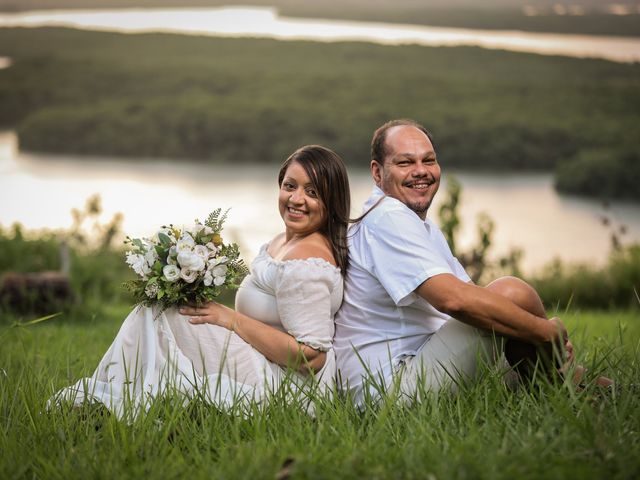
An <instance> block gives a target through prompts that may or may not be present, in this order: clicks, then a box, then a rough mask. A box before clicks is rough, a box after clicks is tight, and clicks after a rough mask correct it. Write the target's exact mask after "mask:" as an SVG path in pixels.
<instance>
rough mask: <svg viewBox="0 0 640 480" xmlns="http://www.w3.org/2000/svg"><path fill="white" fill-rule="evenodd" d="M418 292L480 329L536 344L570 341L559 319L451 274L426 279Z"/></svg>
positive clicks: (459, 318)
mask: <svg viewBox="0 0 640 480" xmlns="http://www.w3.org/2000/svg"><path fill="white" fill-rule="evenodd" d="M416 293H417V294H418V295H420V296H421V297H423V298H424V299H425V300H427V301H428V302H429V303H430V304H431V305H433V306H434V307H435V308H436V309H437V310H439V311H441V312H443V313H446V314H448V315H451V316H452V317H454V318H455V319H457V320H459V321H461V322H464V323H467V324H469V325H472V326H474V327H477V328H481V329H484V330H489V331H494V332H496V333H498V334H501V335H506V336H509V337H513V338H518V339H521V340H525V341H527V342H530V343H536V344H538V343H548V342H554V341H555V342H558V343H560V344H564V343H565V341H566V338H565V337H566V330H565V329H564V326H563V325H562V323H561V322H560V321H559V320H554V319H552V320H551V321H549V320H547V319H546V318H543V317H538V316H536V315H533V314H531V313H529V312H527V311H526V310H523V309H522V308H520V307H518V306H517V305H516V304H515V303H513V302H511V301H510V300H509V299H507V298H506V297H504V296H502V295H498V294H496V293H494V292H492V291H490V290H488V289H486V288H482V287H478V286H476V285H473V284H472V283H465V282H463V281H462V280H460V279H458V278H457V277H455V276H454V275H451V274H441V275H435V276H433V277H431V278H429V279H427V280H425V281H424V282H423V283H422V284H421V285H420V286H419V287H418V288H417V289H416Z"/></svg>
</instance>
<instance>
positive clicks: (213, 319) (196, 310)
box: [179, 302, 237, 331]
mask: <svg viewBox="0 0 640 480" xmlns="http://www.w3.org/2000/svg"><path fill="white" fill-rule="evenodd" d="M179 312H180V313H181V314H182V315H186V316H188V317H190V318H189V322H190V323H193V324H194V325H197V324H200V323H210V324H212V325H218V326H219V327H224V328H226V329H228V330H231V331H234V327H235V324H236V315H237V314H236V311H235V310H233V309H231V308H229V307H225V306H224V305H221V304H219V303H216V302H209V303H205V304H204V305H201V306H199V307H195V306H184V307H180V310H179Z"/></svg>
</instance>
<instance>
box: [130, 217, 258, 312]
mask: <svg viewBox="0 0 640 480" xmlns="http://www.w3.org/2000/svg"><path fill="white" fill-rule="evenodd" d="M221 211H222V209H220V208H218V209H216V210H214V211H213V212H212V213H211V214H210V215H209V217H208V218H207V220H206V221H205V222H204V224H202V223H200V222H199V221H198V220H196V222H195V225H194V226H193V227H192V228H188V229H179V228H177V227H174V226H173V225H169V226H168V227H165V226H163V227H162V228H161V229H160V230H159V231H158V232H157V233H156V234H155V235H154V236H153V238H151V239H147V238H133V239H132V238H129V237H127V239H126V240H125V244H128V245H130V246H131V250H129V251H128V252H127V254H126V255H127V260H126V261H127V264H128V265H129V266H130V267H131V268H132V269H133V271H134V272H136V274H137V275H138V277H139V278H137V279H136V280H132V281H130V282H127V283H126V284H125V286H126V287H128V288H129V289H130V290H131V292H132V293H133V295H134V297H135V298H136V300H137V301H138V302H139V303H141V304H143V305H146V306H152V305H159V306H160V310H161V311H164V310H166V309H167V308H170V307H173V306H177V305H184V304H187V303H190V304H193V303H195V304H197V305H201V304H203V303H206V302H209V301H212V300H214V299H215V298H216V297H217V296H218V295H220V293H221V292H222V291H223V290H224V289H225V288H237V286H238V285H239V283H240V281H241V280H242V278H243V277H244V276H245V275H246V274H247V272H248V270H247V268H246V266H245V264H244V262H243V261H242V259H240V252H239V250H238V245H236V244H235V243H231V244H225V243H224V242H223V241H222V237H221V236H220V234H221V232H222V226H223V224H224V222H225V220H226V218H227V213H228V212H229V211H228V210H227V211H226V212H225V213H224V214H222V216H221V215H220V212H221Z"/></svg>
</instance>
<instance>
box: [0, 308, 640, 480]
mask: <svg viewBox="0 0 640 480" xmlns="http://www.w3.org/2000/svg"><path fill="white" fill-rule="evenodd" d="M127 310H128V307H127V306H124V305H112V306H110V307H109V308H108V309H105V310H102V311H99V313H97V314H96V315H95V316H93V317H92V318H88V319H84V321H83V320H82V319H79V318H65V315H63V316H61V317H58V318H55V319H51V320H49V321H46V322H42V323H40V324H33V325H30V326H24V327H20V326H18V327H6V325H9V324H10V322H3V323H4V325H5V327H4V329H3V330H2V331H1V332H0V335H2V336H1V337H0V341H1V342H2V348H1V350H0V451H2V456H1V457H0V478H25V477H30V478H43V477H45V478H79V477H96V478H134V477H141V476H144V477H149V478H156V477H160V478H178V477H179V478H182V477H187V476H189V477H193V478H211V477H214V478H334V477H340V478H364V477H366V478H487V479H488V478H491V479H494V478H523V479H528V478H541V477H545V478H604V477H607V478H611V479H614V478H634V477H637V476H638V475H639V474H640V436H639V435H638V432H639V431H640V398H639V396H638V393H639V391H638V387H637V385H638V381H639V378H640V377H639V374H640V368H639V365H638V357H639V356H638V353H639V346H640V343H639V340H640V321H639V319H638V317H637V313H634V312H608V313H598V312H579V311H570V312H565V313H564V314H563V315H562V317H563V319H564V320H565V321H566V323H567V325H568V326H569V328H570V330H571V331H572V337H573V339H574V343H575V344H576V346H577V349H578V356H579V357H580V361H581V362H583V363H584V364H586V365H587V366H590V367H591V368H592V370H593V371H594V372H595V371H599V372H600V371H601V372H604V373H606V374H609V375H611V376H614V377H615V378H616V380H617V381H618V384H619V387H618V388H617V389H615V390H614V391H612V392H603V391H600V390H598V389H597V388H596V387H593V386H591V385H588V386H587V388H586V389H585V390H583V391H576V390H575V389H573V388H572V387H570V386H568V385H550V384H542V385H540V386H538V387H537V388H520V389H518V390H516V391H511V390H508V389H506V388H505V387H503V386H502V384H501V383H500V380H499V378H497V377H496V376H495V375H492V374H490V372H487V375H486V376H485V377H484V378H483V379H482V380H481V381H479V382H478V383H476V384H474V385H473V386H470V387H468V388H466V389H464V390H463V391H462V393H460V394H459V395H457V396H454V397H451V396H447V395H442V396H440V397H438V398H434V397H430V398H426V399H425V400H424V401H423V402H422V403H420V404H418V405H414V406H398V405H395V404H392V403H387V404H384V403H383V404H381V405H377V406H371V407H369V408H367V409H366V410H365V411H363V412H357V411H356V410H355V409H354V408H353V407H352V406H351V405H350V404H349V403H348V402H346V401H344V400H342V399H336V400H334V401H331V402H321V405H320V407H319V408H318V411H317V417H316V418H312V417H309V416H307V415H306V414H305V413H303V412H301V411H300V410H298V409H296V408H292V407H291V406H287V405H286V404H285V402H283V401H276V402H274V403H273V404H272V405H270V406H269V407H267V408H266V409H264V410H263V411H256V412H255V413H254V415H252V416H251V417H250V418H241V417H234V416H232V415H228V414H225V413H222V412H218V411H216V410H215V409H213V408H211V407H209V406H207V405H206V404H204V403H202V402H192V403H191V404H190V405H188V406H182V405H181V404H180V402H178V401H177V399H172V398H167V399H164V400H159V401H157V402H155V403H154V404H153V405H152V407H151V410H150V411H149V413H148V414H147V415H145V416H141V417H140V418H138V419H137V420H136V421H135V422H133V423H132V424H126V423H123V422H119V421H117V420H116V419H115V418H114V417H113V416H111V415H109V414H108V413H106V412H105V411H104V409H103V408H101V407H99V406H85V407H81V408H79V409H74V410H70V409H57V410H54V411H52V412H48V411H46V410H45V403H46V400H47V399H48V398H49V396H50V395H51V394H52V393H53V392H54V391H56V390H57V389H58V388H60V387H63V386H65V385H68V384H70V383H72V382H75V381H76V380H77V379H78V378H80V377H83V376H87V375H90V374H91V373H92V371H93V369H94V368H95V366H96V365H97V363H98V361H99V359H100V358H101V356H102V354H103V353H104V352H105V350H106V348H107V347H108V345H109V343H110V342H111V340H112V339H113V336H114V335H115V333H116V332H117V329H118V328H119V322H120V321H121V319H122V318H124V315H125V314H126V313H127ZM66 317H68V316H66ZM23 323H24V322H23ZM633 383H635V385H636V386H635V387H633V386H630V385H631V384H633Z"/></svg>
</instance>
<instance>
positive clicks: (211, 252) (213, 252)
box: [206, 242, 218, 258]
mask: <svg viewBox="0 0 640 480" xmlns="http://www.w3.org/2000/svg"><path fill="white" fill-rule="evenodd" d="M206 247H207V248H208V249H209V258H213V257H215V256H216V253H218V247H216V246H215V245H214V244H213V242H209V243H207V245H206Z"/></svg>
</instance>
